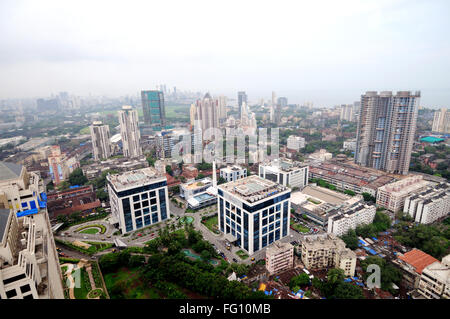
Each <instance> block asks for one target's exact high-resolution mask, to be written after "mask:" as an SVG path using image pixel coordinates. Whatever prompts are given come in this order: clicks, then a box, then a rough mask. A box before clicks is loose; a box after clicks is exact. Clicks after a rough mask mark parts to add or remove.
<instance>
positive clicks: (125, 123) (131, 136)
mask: <svg viewBox="0 0 450 319" xmlns="http://www.w3.org/2000/svg"><path fill="white" fill-rule="evenodd" d="M119 123H120V135H121V136H122V147H123V155H124V156H125V157H138V156H141V155H142V148H141V145H140V139H141V133H140V132H139V124H138V123H139V118H138V112H137V111H136V110H133V108H132V107H131V106H129V105H124V106H122V110H120V111H119Z"/></svg>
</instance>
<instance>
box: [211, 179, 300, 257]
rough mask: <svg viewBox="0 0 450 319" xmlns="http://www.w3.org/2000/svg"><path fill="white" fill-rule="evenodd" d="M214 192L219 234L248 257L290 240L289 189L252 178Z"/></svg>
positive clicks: (221, 187)
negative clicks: (281, 240) (243, 251)
mask: <svg viewBox="0 0 450 319" xmlns="http://www.w3.org/2000/svg"><path fill="white" fill-rule="evenodd" d="M217 189H218V190H217V193H218V202H219V205H218V221H219V222H218V227H219V230H220V231H221V232H223V233H224V234H225V238H226V239H228V240H229V241H230V242H235V243H236V244H237V245H238V246H239V247H241V248H242V249H243V250H245V251H246V252H248V254H250V255H252V254H253V253H254V252H256V251H259V250H261V249H263V248H265V247H267V246H269V245H271V244H272V243H274V242H276V241H277V240H280V239H281V238H283V237H286V236H289V225H290V221H289V217H290V208H291V207H290V206H291V205H290V201H289V198H290V195H291V190H290V189H289V188H287V187H285V186H283V185H280V184H278V183H275V182H272V181H269V180H266V179H263V178H261V177H259V176H256V175H252V176H248V177H246V178H242V179H238V180H237V181H234V182H229V183H225V184H222V185H219V186H217Z"/></svg>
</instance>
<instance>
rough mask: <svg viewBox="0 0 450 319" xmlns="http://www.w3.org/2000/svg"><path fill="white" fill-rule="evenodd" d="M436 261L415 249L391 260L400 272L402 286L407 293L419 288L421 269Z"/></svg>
mask: <svg viewBox="0 0 450 319" xmlns="http://www.w3.org/2000/svg"><path fill="white" fill-rule="evenodd" d="M436 261H438V260H437V259H436V258H434V257H433V256H430V255H428V254H426V253H424V252H423V251H421V250H419V249H416V248H414V249H412V250H410V251H408V252H407V253H404V254H402V255H399V256H398V257H397V258H396V259H393V260H392V262H393V263H394V264H395V265H396V266H398V268H399V269H400V270H401V271H402V274H403V278H402V281H403V285H404V286H405V287H406V289H407V290H409V291H411V290H413V289H417V288H418V287H419V281H420V276H421V275H422V271H423V269H424V268H425V267H427V266H429V265H431V264H432V263H434V262H436Z"/></svg>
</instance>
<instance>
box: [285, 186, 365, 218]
mask: <svg viewBox="0 0 450 319" xmlns="http://www.w3.org/2000/svg"><path fill="white" fill-rule="evenodd" d="M362 200H363V198H362V196H360V195H358V196H353V197H352V196H349V195H346V194H343V193H339V192H335V191H332V190H331V189H328V188H324V187H320V186H316V185H312V184H310V185H308V186H306V187H305V188H303V190H302V191H301V192H294V193H292V196H291V203H292V207H293V208H294V210H295V214H297V215H298V216H300V215H303V214H305V215H307V216H308V218H309V219H311V220H312V221H314V222H315V223H317V224H319V225H321V226H326V225H327V224H328V218H329V215H330V213H332V212H334V210H335V209H338V208H343V209H345V208H348V207H350V206H352V205H354V204H356V203H359V202H362Z"/></svg>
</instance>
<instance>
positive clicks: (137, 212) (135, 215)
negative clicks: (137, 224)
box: [134, 210, 142, 217]
mask: <svg viewBox="0 0 450 319" xmlns="http://www.w3.org/2000/svg"><path fill="white" fill-rule="evenodd" d="M141 215H142V212H141V211H140V210H136V211H134V217H139V216H141Z"/></svg>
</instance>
